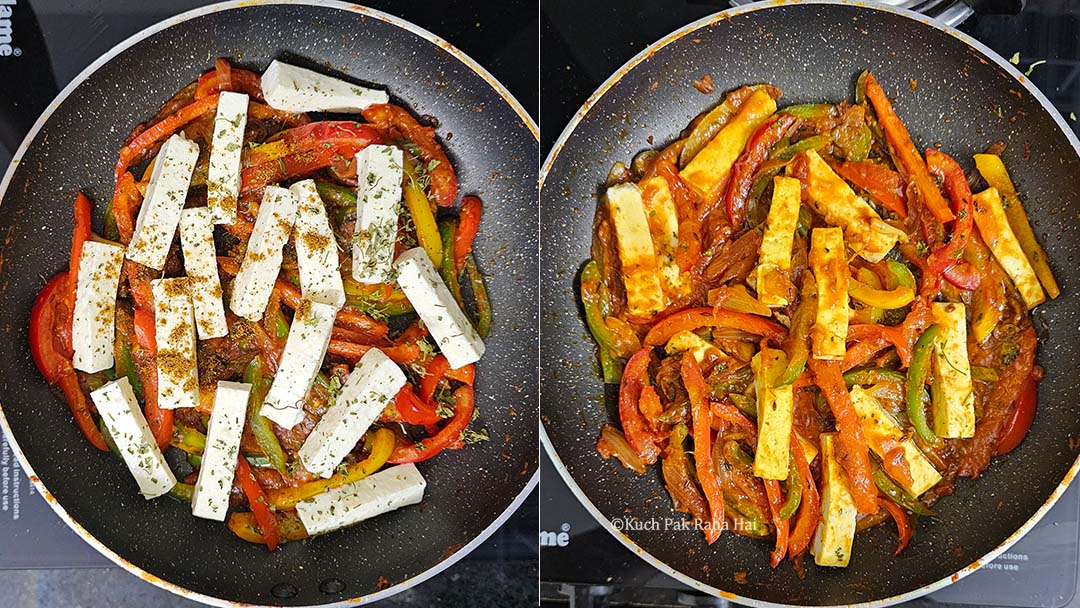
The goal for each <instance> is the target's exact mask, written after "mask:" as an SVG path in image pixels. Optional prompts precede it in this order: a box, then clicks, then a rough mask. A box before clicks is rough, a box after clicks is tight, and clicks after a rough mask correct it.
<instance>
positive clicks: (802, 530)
mask: <svg viewBox="0 0 1080 608" xmlns="http://www.w3.org/2000/svg"><path fill="white" fill-rule="evenodd" d="M791 450H792V457H793V459H794V460H795V467H796V469H797V470H798V471H799V480H800V481H802V484H803V492H802V501H800V502H799V515H798V519H797V520H796V521H795V528H794V529H793V530H792V531H791V537H790V538H789V539H788V555H790V556H792V557H795V556H796V555H800V554H802V552H803V551H806V548H807V547H809V546H810V541H811V540H812V539H813V538H814V533H815V532H816V531H817V527H818V522H819V521H821V498H820V496H818V491H817V486H816V485H815V484H814V476H813V474H812V473H811V472H810V463H808V462H806V455H805V454H804V453H803V449H802V444H801V443H799V439H798V438H797V437H796V436H795V434H794V433H792V434H791Z"/></svg>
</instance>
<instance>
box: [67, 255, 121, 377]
mask: <svg viewBox="0 0 1080 608" xmlns="http://www.w3.org/2000/svg"><path fill="white" fill-rule="evenodd" d="M123 267H124V248H123V247H119V246H117V245H109V244H107V243H98V242H96V241H86V242H85V243H83V248H82V254H81V255H80V256H79V276H78V284H77V285H76V288H75V310H74V311H73V314H72V322H71V345H72V347H73V348H74V350H75V357H74V359H72V364H73V365H74V367H75V369H77V370H79V371H83V372H88V373H91V374H92V373H94V372H100V371H102V370H106V369H109V368H110V367H112V366H113V338H114V337H115V335H116V330H115V317H116V289H117V288H118V287H119V286H120V271H121V269H123Z"/></svg>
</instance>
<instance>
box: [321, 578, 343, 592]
mask: <svg viewBox="0 0 1080 608" xmlns="http://www.w3.org/2000/svg"><path fill="white" fill-rule="evenodd" d="M344 590H345V581H342V580H341V579H339V578H328V579H326V580H325V581H323V582H321V583H319V591H322V592H323V593H325V594H327V595H333V594H335V593H341V592H342V591H344Z"/></svg>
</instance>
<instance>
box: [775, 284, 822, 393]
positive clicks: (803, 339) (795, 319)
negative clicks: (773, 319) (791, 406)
mask: <svg viewBox="0 0 1080 608" xmlns="http://www.w3.org/2000/svg"><path fill="white" fill-rule="evenodd" d="M799 298H800V302H799V305H798V306H797V307H796V308H795V312H794V313H792V315H791V328H790V329H789V330H788V335H787V338H786V339H785V340H784V353H785V354H786V355H787V360H788V363H787V368H786V369H784V373H782V374H780V379H779V380H778V381H777V386H787V385H789V384H794V383H795V381H796V380H798V379H799V376H801V375H802V373H803V370H804V369H806V361H807V359H809V358H810V344H809V341H808V340H809V338H810V330H811V329H812V328H813V327H814V320H815V318H816V317H817V287H816V286H815V285H814V282H813V280H811V279H809V278H808V276H807V275H805V274H804V276H803V279H802V288H801V289H800V294H799Z"/></svg>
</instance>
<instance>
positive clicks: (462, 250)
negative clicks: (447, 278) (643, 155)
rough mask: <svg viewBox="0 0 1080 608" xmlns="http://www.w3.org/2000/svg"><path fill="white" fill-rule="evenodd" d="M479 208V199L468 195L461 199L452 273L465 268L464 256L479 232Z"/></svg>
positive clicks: (459, 272) (459, 271) (467, 253)
mask: <svg viewBox="0 0 1080 608" xmlns="http://www.w3.org/2000/svg"><path fill="white" fill-rule="evenodd" d="M480 208H481V203H480V199H479V197H476V196H472V195H469V196H466V197H464V198H462V199H461V212H460V213H459V214H458V226H457V230H456V231H455V232H454V272H456V273H458V274H461V270H462V269H463V268H465V256H467V255H469V252H470V251H472V246H473V240H475V239H476V233H477V232H478V231H479V230H480Z"/></svg>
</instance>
